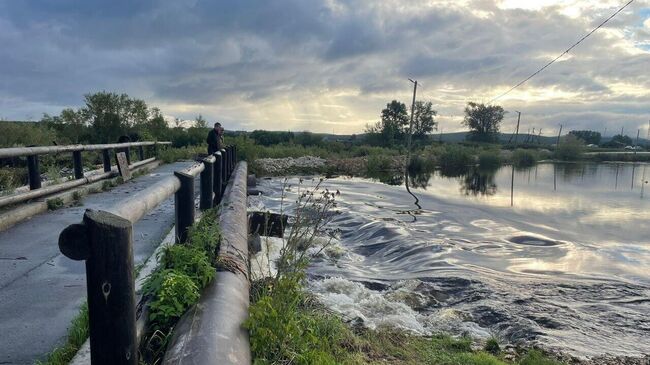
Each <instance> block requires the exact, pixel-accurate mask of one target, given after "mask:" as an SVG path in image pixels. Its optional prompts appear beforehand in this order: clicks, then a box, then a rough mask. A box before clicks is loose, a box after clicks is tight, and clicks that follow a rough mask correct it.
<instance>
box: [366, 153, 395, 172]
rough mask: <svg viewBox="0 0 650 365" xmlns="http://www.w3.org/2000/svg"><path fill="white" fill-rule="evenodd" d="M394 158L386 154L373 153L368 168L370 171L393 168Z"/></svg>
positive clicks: (369, 158)
mask: <svg viewBox="0 0 650 365" xmlns="http://www.w3.org/2000/svg"><path fill="white" fill-rule="evenodd" d="M392 164H393V162H392V159H391V158H390V157H388V156H386V155H372V156H369V157H368V164H367V165H366V170H367V171H368V172H379V171H388V170H391V168H392Z"/></svg>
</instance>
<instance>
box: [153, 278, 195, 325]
mask: <svg viewBox="0 0 650 365" xmlns="http://www.w3.org/2000/svg"><path fill="white" fill-rule="evenodd" d="M153 289H155V293H156V294H155V299H154V300H153V301H152V302H151V303H150V304H149V319H150V320H151V321H152V323H153V326H154V328H165V327H168V326H170V324H171V323H172V322H174V321H175V320H177V319H178V318H180V316H181V315H183V313H185V311H186V310H187V308H189V307H190V306H191V305H192V304H194V303H195V302H196V301H197V300H198V299H199V288H198V287H197V286H196V284H195V283H194V281H193V280H192V278H191V277H189V276H188V275H186V274H184V273H182V272H179V271H176V270H173V269H167V270H160V271H156V272H155V273H154V274H153V276H152V277H151V281H150V282H149V283H148V286H147V289H146V290H147V291H151V290H153Z"/></svg>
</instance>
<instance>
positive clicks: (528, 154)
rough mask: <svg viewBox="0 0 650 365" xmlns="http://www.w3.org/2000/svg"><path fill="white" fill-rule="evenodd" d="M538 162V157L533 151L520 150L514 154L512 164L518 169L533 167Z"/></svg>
mask: <svg viewBox="0 0 650 365" xmlns="http://www.w3.org/2000/svg"><path fill="white" fill-rule="evenodd" d="M536 162H537V155H536V154H535V153H534V152H533V151H531V150H525V149H522V148H518V149H516V150H515V152H513V154H512V163H513V164H514V165H515V166H517V167H529V166H533V165H534V164H535V163H536Z"/></svg>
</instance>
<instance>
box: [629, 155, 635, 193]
mask: <svg viewBox="0 0 650 365" xmlns="http://www.w3.org/2000/svg"><path fill="white" fill-rule="evenodd" d="M635 170H636V164H635V163H634V162H632V187H631V188H630V189H631V190H634V173H635V172H636V171H635Z"/></svg>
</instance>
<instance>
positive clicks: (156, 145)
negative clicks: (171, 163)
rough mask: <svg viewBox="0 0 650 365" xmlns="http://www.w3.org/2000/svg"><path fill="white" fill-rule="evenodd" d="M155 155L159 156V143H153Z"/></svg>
mask: <svg viewBox="0 0 650 365" xmlns="http://www.w3.org/2000/svg"><path fill="white" fill-rule="evenodd" d="M153 157H155V158H158V143H154V145H153Z"/></svg>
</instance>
